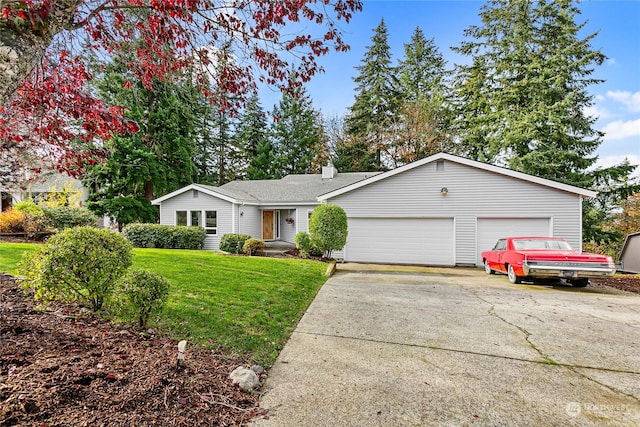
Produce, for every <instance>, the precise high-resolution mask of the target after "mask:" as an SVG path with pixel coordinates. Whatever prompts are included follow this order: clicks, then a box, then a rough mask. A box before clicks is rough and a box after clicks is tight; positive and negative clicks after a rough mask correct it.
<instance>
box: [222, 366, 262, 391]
mask: <svg viewBox="0 0 640 427" xmlns="http://www.w3.org/2000/svg"><path fill="white" fill-rule="evenodd" d="M229 378H231V380H232V381H233V383H234V384H238V386H240V388H241V389H243V390H244V391H249V390H254V389H256V388H258V387H259V386H260V380H259V379H258V375H256V373H255V372H254V371H253V370H251V369H247V368H245V367H244V366H238V367H237V368H236V369H234V370H233V372H231V373H230V374H229Z"/></svg>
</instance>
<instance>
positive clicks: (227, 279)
mask: <svg viewBox="0 0 640 427" xmlns="http://www.w3.org/2000/svg"><path fill="white" fill-rule="evenodd" d="M33 246H34V245H30V244H14V243H0V272H2V271H4V272H8V273H12V274H16V271H15V268H16V264H17V262H18V261H19V259H20V256H21V254H22V253H23V252H24V251H26V250H30V249H31V248H33ZM134 254H135V255H134V261H133V266H134V267H135V268H144V269H148V270H152V271H155V272H157V273H160V274H162V275H163V276H164V277H165V278H166V279H167V280H168V281H169V283H170V284H171V291H170V297H169V301H168V303H167V306H166V308H165V310H164V311H163V313H162V316H161V318H160V319H159V322H158V325H157V326H158V327H159V328H160V329H162V330H165V331H167V332H169V333H170V334H171V335H172V336H173V337H175V338H176V339H187V340H189V341H190V342H197V343H201V344H204V345H207V346H210V347H212V348H217V347H221V348H222V349H224V350H225V351H227V352H234V353H237V354H240V355H243V356H245V355H246V356H247V357H249V358H251V359H252V360H253V361H255V362H257V363H261V364H264V365H271V364H272V363H273V361H274V360H275V358H276V356H277V355H278V352H279V351H280V350H281V349H282V347H283V346H284V344H285V342H286V341H287V339H288V338H289V336H290V335H291V332H292V331H293V329H294V328H295V326H296V324H297V323H298V321H299V320H300V318H301V317H302V314H303V313H304V312H305V310H306V309H307V307H308V306H309V304H310V303H311V301H312V300H313V298H314V297H315V295H316V293H317V292H318V289H319V288H320V286H321V285H322V284H323V283H324V281H325V280H326V277H325V276H324V272H325V271H326V267H327V265H326V264H323V263H320V262H317V261H309V260H292V259H277V258H261V257H236V256H224V255H219V254H217V253H215V252H210V251H186V250H167V249H135V250H134Z"/></svg>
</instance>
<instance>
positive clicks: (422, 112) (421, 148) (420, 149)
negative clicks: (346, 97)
mask: <svg viewBox="0 0 640 427" xmlns="http://www.w3.org/2000/svg"><path fill="white" fill-rule="evenodd" d="M445 67H446V61H445V60H444V58H443V57H442V54H441V53H440V51H439V50H438V48H437V46H436V45H435V43H434V40H433V39H429V40H427V39H426V38H425V37H424V33H423V32H422V30H421V29H420V28H416V30H415V31H414V33H413V35H412V37H411V42H410V43H408V44H405V45H404V59H403V60H401V61H400V62H399V65H398V75H399V91H400V94H401V99H400V101H401V104H400V108H399V110H398V116H397V120H396V122H395V123H394V125H393V126H391V127H390V128H389V132H390V138H389V139H391V140H392V141H393V143H392V145H391V157H392V158H393V160H394V163H395V165H396V166H398V165H401V164H406V163H410V162H412V161H415V160H419V159H421V158H424V157H427V156H430V155H432V154H436V153H439V152H441V151H451V150H452V142H451V139H452V138H451V136H450V133H449V132H448V128H449V118H450V113H449V109H448V102H447V88H446V85H445V77H446V68H445Z"/></svg>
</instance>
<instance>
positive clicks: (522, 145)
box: [455, 0, 635, 236]
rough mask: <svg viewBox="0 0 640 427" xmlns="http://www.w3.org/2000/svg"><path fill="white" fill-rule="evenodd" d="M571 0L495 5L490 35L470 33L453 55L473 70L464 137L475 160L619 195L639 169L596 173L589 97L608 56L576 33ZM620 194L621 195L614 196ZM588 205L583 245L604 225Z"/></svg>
mask: <svg viewBox="0 0 640 427" xmlns="http://www.w3.org/2000/svg"><path fill="white" fill-rule="evenodd" d="M579 13H580V11H579V9H578V8H577V6H576V5H575V2H574V1H572V0H557V1H550V0H539V1H535V2H531V1H525V0H489V1H488V3H487V4H486V5H485V6H484V7H483V8H482V10H481V13H480V16H481V18H482V22H483V25H482V26H472V27H470V28H469V29H467V30H466V31H465V36H467V37H468V38H470V40H467V41H464V42H463V43H462V45H461V46H460V47H459V48H457V49H455V50H456V51H457V52H459V53H461V54H463V55H466V56H470V57H471V59H472V63H471V64H470V65H468V66H461V67H459V74H458V79H457V86H456V98H457V102H458V103H459V104H458V107H459V111H458V117H459V118H460V119H459V121H458V123H457V130H458V137H459V138H460V141H461V148H462V149H463V150H464V152H465V153H466V154H467V155H468V156H470V157H473V158H475V159H478V160H481V161H488V162H491V163H498V164H505V165H507V166H509V167H510V168H511V169H514V170H519V171H522V172H526V173H530V174H533V175H537V176H541V177H544V178H548V179H552V180H555V181H559V182H564V183H567V184H571V185H575V186H578V187H583V188H593V189H596V188H603V187H610V188H613V187H615V188H616V191H622V192H626V191H627V190H626V189H624V188H622V187H620V186H617V185H616V184H615V183H618V182H623V181H625V180H626V177H628V175H629V173H631V171H633V169H634V168H635V167H634V166H631V165H628V164H627V165H625V164H621V165H618V166H615V167H611V168H608V169H605V170H598V171H596V172H590V169H591V168H592V167H593V166H594V164H595V162H596V161H597V156H596V154H595V150H596V149H597V148H598V146H599V145H600V143H601V141H602V134H601V133H600V132H598V131H597V130H595V129H594V128H593V125H594V122H595V120H596V118H593V117H589V116H587V113H586V111H587V108H588V107H590V106H592V105H593V96H591V95H589V93H588V92H587V88H588V87H589V86H590V85H593V84H597V83H600V80H598V79H596V78H594V77H592V74H593V71H594V67H595V66H597V65H600V64H602V62H603V61H604V59H605V56H604V55H603V54H602V53H601V52H600V51H598V50H595V49H593V48H592V47H591V41H592V40H593V39H594V37H595V36H596V34H591V35H588V36H586V37H585V38H580V37H579V32H580V31H581V30H582V29H583V28H584V25H585V24H577V23H576V22H575V19H576V17H577V15H578V14H579ZM611 186H613V187H611ZM593 209H596V210H597V209H599V208H598V206H597V203H594V202H593V201H586V202H585V209H584V212H585V218H584V221H583V224H585V227H584V231H585V233H584V234H585V236H587V235H588V234H589V233H594V232H595V229H596V228H597V227H598V221H600V222H601V220H602V218H599V219H598V220H596V221H595V222H594V221H591V220H590V218H594V217H596V216H597V215H594V211H593Z"/></svg>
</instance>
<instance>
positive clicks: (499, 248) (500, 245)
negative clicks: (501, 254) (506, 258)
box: [493, 239, 507, 251]
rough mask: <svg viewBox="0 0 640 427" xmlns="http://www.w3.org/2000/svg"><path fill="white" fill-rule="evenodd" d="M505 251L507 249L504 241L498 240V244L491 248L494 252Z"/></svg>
mask: <svg viewBox="0 0 640 427" xmlns="http://www.w3.org/2000/svg"><path fill="white" fill-rule="evenodd" d="M505 249H507V241H506V240H504V239H500V240H498V243H496V246H495V247H494V248H493V250H494V251H504V250H505Z"/></svg>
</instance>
